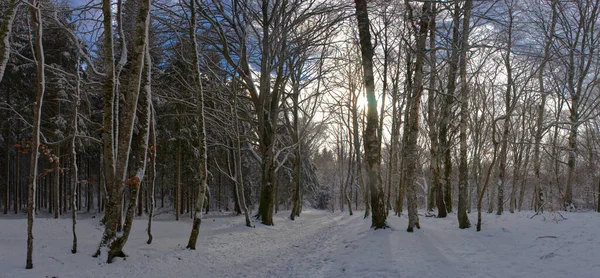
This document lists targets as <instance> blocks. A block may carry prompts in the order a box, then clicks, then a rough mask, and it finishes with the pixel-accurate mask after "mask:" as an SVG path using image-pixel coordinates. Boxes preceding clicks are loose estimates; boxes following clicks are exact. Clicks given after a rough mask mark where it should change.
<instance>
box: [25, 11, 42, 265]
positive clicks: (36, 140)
mask: <svg viewBox="0 0 600 278" xmlns="http://www.w3.org/2000/svg"><path fill="white" fill-rule="evenodd" d="M29 13H30V16H31V19H32V21H31V22H32V24H33V26H32V27H33V29H34V32H33V33H34V36H35V58H36V68H37V96H36V101H35V103H34V105H33V106H34V107H33V123H32V125H33V131H32V136H31V137H32V138H31V161H30V166H29V188H28V196H27V197H28V201H27V262H26V266H25V268H26V269H31V268H33V219H34V210H35V206H36V205H35V193H36V189H37V188H36V187H37V172H38V158H39V155H40V154H39V147H40V122H41V116H42V104H43V101H44V93H45V92H46V76H45V73H44V67H45V61H44V45H43V43H42V38H43V24H42V11H41V2H40V1H39V0H29Z"/></svg>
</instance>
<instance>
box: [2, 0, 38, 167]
mask: <svg viewBox="0 0 600 278" xmlns="http://www.w3.org/2000/svg"><path fill="white" fill-rule="evenodd" d="M22 3H23V2H22V1H19V0H10V2H9V3H8V8H7V9H6V10H5V11H4V18H2V23H1V24H0V82H1V81H2V78H3V77H4V71H5V70H6V65H7V64H8V59H9V57H10V34H11V32H12V27H13V23H14V22H15V17H16V15H17V11H18V10H19V7H20V6H21V4H22ZM30 3H31V1H30ZM7 161H8V160H7Z"/></svg>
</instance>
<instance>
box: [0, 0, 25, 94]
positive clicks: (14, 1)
mask: <svg viewBox="0 0 600 278" xmlns="http://www.w3.org/2000/svg"><path fill="white" fill-rule="evenodd" d="M22 3H23V2H21V1H19V0H10V2H9V3H8V9H7V10H6V11H4V18H3V19H2V24H0V42H1V43H0V82H1V81H2V78H3V77H4V71H5V70H6V65H7V64H8V59H9V57H10V34H11V32H12V27H13V24H14V22H15V17H16V15H17V11H18V10H19V7H20V6H21V4H22Z"/></svg>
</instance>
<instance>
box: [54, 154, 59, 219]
mask: <svg viewBox="0 0 600 278" xmlns="http://www.w3.org/2000/svg"><path fill="white" fill-rule="evenodd" d="M57 150H58V151H57V153H56V158H55V160H54V161H53V162H54V175H53V176H52V177H53V178H54V180H53V182H52V186H53V187H54V188H53V190H52V195H53V197H52V206H53V208H54V219H58V211H59V210H60V207H59V206H60V202H59V201H58V200H59V197H60V196H59V195H58V192H59V191H58V188H59V186H60V164H61V163H60V147H58V148H57Z"/></svg>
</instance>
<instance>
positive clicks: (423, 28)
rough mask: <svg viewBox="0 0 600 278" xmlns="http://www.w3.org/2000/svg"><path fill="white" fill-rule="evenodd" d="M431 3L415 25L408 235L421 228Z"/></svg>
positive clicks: (408, 146)
mask: <svg viewBox="0 0 600 278" xmlns="http://www.w3.org/2000/svg"><path fill="white" fill-rule="evenodd" d="M406 5H407V9H408V10H409V20H411V21H414V20H415V19H414V17H413V14H412V13H413V11H412V7H410V4H409V3H408V1H407V2H406ZM431 5H432V4H431V3H430V2H426V3H423V10H422V13H421V15H420V19H419V24H418V29H417V26H415V27H414V28H415V33H416V41H415V50H414V51H415V64H414V79H413V80H414V81H413V82H412V86H411V87H409V90H410V91H411V97H412V104H411V106H409V107H407V108H408V109H410V113H411V114H410V117H409V121H408V122H407V129H408V130H407V132H409V134H408V140H407V144H406V146H405V148H406V151H405V159H406V162H407V164H406V176H405V177H404V178H405V179H406V182H407V185H406V201H407V205H408V228H407V229H406V231H407V232H413V229H414V227H417V229H420V228H421V226H420V225H419V214H418V205H417V184H416V182H417V181H416V179H417V164H418V150H417V140H418V137H419V113H420V108H421V97H422V95H423V87H424V81H423V75H424V74H423V72H424V64H425V56H426V49H425V48H426V47H427V33H428V32H429V23H430V17H431V13H432V7H431Z"/></svg>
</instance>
